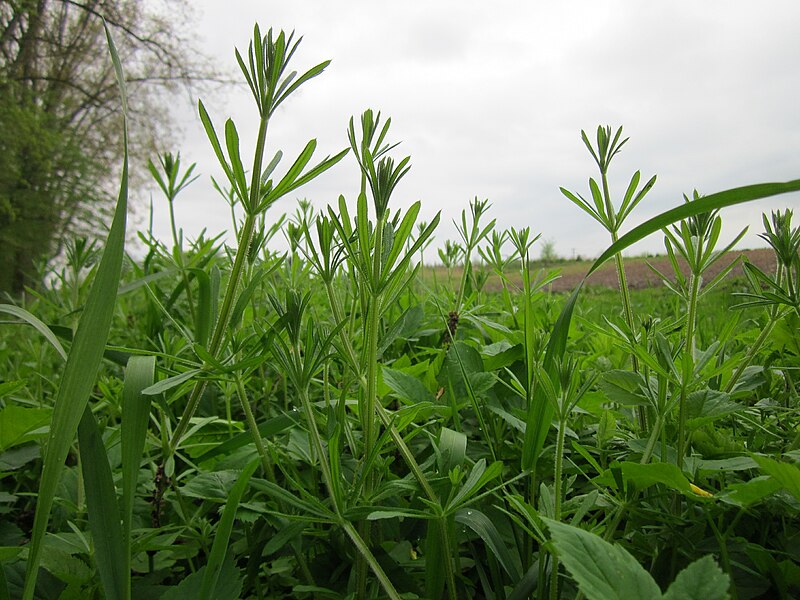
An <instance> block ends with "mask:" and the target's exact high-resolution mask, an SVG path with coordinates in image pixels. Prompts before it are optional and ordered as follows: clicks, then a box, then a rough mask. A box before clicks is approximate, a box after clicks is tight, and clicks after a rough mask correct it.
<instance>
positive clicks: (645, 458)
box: [639, 413, 665, 465]
mask: <svg viewBox="0 0 800 600" xmlns="http://www.w3.org/2000/svg"><path fill="white" fill-rule="evenodd" d="M663 425H664V417H663V416H662V415H661V413H659V414H658V416H656V422H655V423H653V429H652V430H651V431H650V438H649V439H648V440H647V446H646V447H645V449H644V453H643V454H642V460H640V461H639V462H640V463H641V464H643V465H646V464H647V463H649V462H650V457H651V456H653V449H654V448H655V446H656V442H657V441H658V438H659V436H660V435H661V427H662V426H663ZM661 460H662V461H663V460H665V457H663V456H662V457H661Z"/></svg>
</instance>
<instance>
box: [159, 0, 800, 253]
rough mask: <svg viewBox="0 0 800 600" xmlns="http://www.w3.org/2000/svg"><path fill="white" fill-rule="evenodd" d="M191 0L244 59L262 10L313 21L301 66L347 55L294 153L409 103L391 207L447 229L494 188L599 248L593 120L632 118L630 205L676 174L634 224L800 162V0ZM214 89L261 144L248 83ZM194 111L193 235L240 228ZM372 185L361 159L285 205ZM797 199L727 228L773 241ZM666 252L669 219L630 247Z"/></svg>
mask: <svg viewBox="0 0 800 600" xmlns="http://www.w3.org/2000/svg"><path fill="white" fill-rule="evenodd" d="M193 1H194V3H195V4H196V5H197V6H198V7H199V10H200V11H201V12H199V13H198V21H197V27H198V30H197V31H198V38H199V40H200V46H201V48H202V49H203V50H204V51H205V52H206V53H208V54H209V55H211V56H214V57H216V58H217V60H218V62H219V64H220V66H221V68H224V69H230V70H231V72H232V73H234V68H236V67H235V65H236V63H235V59H234V55H233V48H234V46H236V47H238V48H240V50H242V51H246V48H247V44H248V41H249V39H250V36H251V35H252V28H253V24H254V23H255V22H258V23H259V24H260V26H261V27H262V29H263V30H266V29H267V28H269V27H270V26H271V27H273V28H275V29H276V30H277V29H281V28H282V29H286V30H287V31H291V30H295V31H296V33H297V35H302V36H303V42H302V43H301V45H300V48H299V50H298V52H297V54H296V55H295V58H294V59H293V64H292V66H293V68H294V69H296V70H298V71H300V72H302V71H304V70H305V69H307V68H309V67H311V66H313V65H315V64H317V63H319V62H321V61H323V60H325V59H332V61H333V62H332V63H331V65H330V66H329V67H328V69H327V70H326V71H325V73H323V74H322V75H321V76H320V77H318V78H316V79H313V80H312V81H310V82H308V83H307V84H306V85H305V86H304V87H303V88H302V89H301V91H300V92H299V93H298V94H296V95H295V96H294V97H292V98H291V99H290V100H288V101H287V102H286V103H285V104H284V105H283V107H282V108H281V109H280V110H279V111H278V113H277V114H276V115H275V117H274V118H273V121H272V122H271V124H270V128H271V129H270V133H269V137H268V150H267V154H268V155H270V156H271V155H272V153H274V151H275V150H277V149H281V150H283V152H284V162H285V163H286V164H282V168H283V169H285V168H287V167H288V165H289V164H291V161H292V160H293V159H294V157H295V156H296V155H297V153H298V152H299V151H300V149H301V148H302V147H303V146H304V145H305V143H306V142H307V141H308V140H309V139H311V138H316V139H317V140H318V150H317V155H315V158H316V159H322V158H323V157H324V156H326V155H328V154H333V153H335V152H337V151H338V150H340V149H343V148H345V147H346V146H347V136H346V128H347V123H348V120H349V118H350V116H351V115H356V118H358V115H360V114H361V112H362V111H363V110H364V109H366V108H373V109H374V110H376V111H377V110H380V111H381V112H382V115H383V116H384V118H385V117H391V118H392V128H391V131H390V134H389V139H390V140H392V141H402V144H401V145H400V146H399V148H398V149H396V150H395V152H394V155H395V156H396V157H397V158H398V159H399V158H401V157H403V156H406V155H409V154H410V155H411V157H412V165H413V166H412V169H411V171H410V172H409V174H408V175H407V176H406V177H405V179H403V181H402V182H401V183H400V184H399V186H398V187H397V189H396V191H395V194H394V196H393V200H392V203H393V204H392V205H393V206H394V208H395V209H396V208H400V207H406V206H408V205H409V204H411V203H412V202H414V201H416V200H421V201H422V217H423V218H425V219H429V218H430V217H432V216H433V214H434V213H435V212H436V211H437V210H441V211H442V224H441V225H440V227H439V230H438V234H437V242H438V243H439V244H441V243H443V241H444V240H445V239H447V238H451V239H456V232H455V229H454V227H453V225H452V220H453V219H454V218H456V217H458V216H459V215H460V213H461V210H463V209H465V208H467V207H468V203H469V201H470V200H471V199H472V198H474V197H475V196H478V197H479V198H488V199H489V200H490V201H491V203H492V205H493V209H492V212H491V215H492V216H494V217H496V218H497V223H498V226H499V227H501V228H506V227H510V226H515V227H521V226H526V225H529V226H530V227H531V228H532V230H533V231H534V232H541V233H542V235H543V238H545V239H552V240H553V241H554V242H555V249H556V251H557V252H558V253H559V254H561V255H563V256H572V255H573V253H577V254H581V255H583V256H596V255H598V254H599V253H600V252H601V251H602V250H603V249H604V248H605V247H606V246H607V245H608V243H609V242H608V237H607V235H608V234H607V233H606V232H605V231H604V230H602V228H601V227H600V225H599V224H597V223H595V222H594V221H592V220H591V219H590V218H589V217H588V216H587V215H585V214H584V213H582V212H581V211H580V210H579V209H578V208H577V207H575V206H574V205H572V204H571V203H570V202H569V201H568V200H567V199H566V198H564V197H563V196H562V195H561V193H560V192H559V189H558V188H559V186H564V187H566V188H568V189H570V190H572V191H576V192H579V193H581V194H582V195H584V196H588V177H590V176H592V177H595V178H598V173H597V170H596V166H595V164H594V162H593V161H592V159H591V157H590V156H589V154H588V152H587V151H586V149H585V147H584V146H583V143H582V142H581V139H580V130H581V129H586V130H587V132H589V133H590V136H591V137H592V139H594V130H595V129H596V127H597V125H601V124H602V125H611V126H612V127H617V126H619V125H623V126H624V133H625V134H626V135H627V136H629V137H630V140H629V141H628V143H627V144H626V146H625V147H624V149H623V151H622V153H621V154H619V155H617V157H616V158H615V160H614V162H613V163H612V166H611V171H610V180H611V190H612V196H613V197H614V200H615V203H617V204H618V203H619V200H620V197H621V195H622V194H623V193H624V191H625V188H626V187H627V183H628V181H629V179H630V177H631V175H632V174H633V172H634V171H636V170H637V169H639V170H641V172H642V180H643V181H646V180H647V179H648V178H649V177H650V176H651V175H653V174H656V175H658V182H657V183H656V186H655V187H654V189H653V190H652V191H651V192H650V194H649V196H648V197H647V198H646V199H645V200H644V201H643V202H642V204H641V205H640V206H639V207H638V209H637V210H636V212H634V213H633V215H632V216H631V218H630V219H629V221H628V224H627V227H625V231H627V230H628V229H630V228H631V227H632V226H634V225H635V224H637V223H640V222H642V221H644V220H645V219H647V218H649V217H651V216H653V215H655V214H657V213H658V212H661V211H663V210H666V209H668V208H671V207H673V206H676V205H677V204H678V203H680V202H682V195H683V194H684V193H686V194H690V193H691V191H692V190H693V189H695V188H696V189H698V190H699V191H700V192H701V193H712V192H715V191H720V190H723V189H727V188H731V187H737V186H740V185H746V184H750V183H761V182H767V181H787V180H791V179H796V178H800V109H799V108H798V107H800V70H799V68H798V65H800V39H798V36H797V28H798V25H799V24H800V2H797V1H796V0H785V1H776V2H763V3H762V2H759V3H756V2H751V1H749V2H745V1H738V0H737V1H704V2H687V1H672V2H635V1H633V0H630V1H627V2H624V1H621V0H620V1H609V2H596V1H592V2H587V1H572V2H563V3H555V2H552V3H544V2H485V1H483V2H474V1H464V0H461V1H459V2H452V1H446V2H391V3H390V2H383V1H374V0H373V1H357V2H346V3H345V2H322V1H315V2H286V1H282V2H272V1H269V2H267V1H264V0H229V1H227V2H221V1H218V0H193ZM235 73H236V74H237V76H238V70H237V71H235ZM205 104H206V107H207V109H208V111H209V113H210V114H211V115H212V118H213V120H214V123H215V125H216V126H217V129H218V131H221V128H222V126H223V124H224V121H225V119H226V118H227V117H229V116H231V117H233V118H234V121H235V122H236V124H237V126H238V129H239V133H240V135H241V137H242V154H243V156H250V155H251V153H252V148H253V140H254V137H255V131H254V130H255V128H256V127H257V121H256V115H255V107H254V103H253V100H252V98H251V96H250V93H249V90H248V89H247V88H246V87H241V88H231V89H228V90H226V91H225V92H224V93H223V94H222V95H220V96H211V97H209V98H207V99H206V102H205ZM192 111H193V112H192V113H191V116H189V115H188V114H187V117H186V120H185V123H184V129H185V133H186V136H185V139H184V142H183V145H182V147H181V151H182V156H183V158H184V160H185V161H192V162H197V163H198V170H199V171H200V173H202V175H203V177H202V178H201V179H200V180H199V181H197V182H195V183H194V184H193V185H192V187H191V188H189V190H188V191H186V192H184V195H182V196H180V197H179V198H178V200H177V202H176V212H177V217H178V220H179V224H180V225H181V226H182V227H183V229H184V231H185V233H186V234H187V235H188V236H189V237H194V236H196V235H197V234H198V233H199V231H200V230H201V229H202V228H204V227H205V228H207V229H208V233H209V234H216V233H219V232H220V231H222V230H223V229H227V230H230V218H229V214H228V208H227V205H225V203H224V201H223V200H222V199H221V198H220V197H219V196H218V195H216V192H214V191H213V189H212V188H211V185H210V182H209V179H208V176H210V175H213V176H215V178H217V179H218V180H219V178H220V177H222V173H221V170H220V168H219V166H218V164H217V163H216V159H215V158H214V157H213V154H212V153H211V150H210V147H209V145H208V142H207V140H206V138H205V134H204V133H203V131H202V127H201V125H200V123H199V119H198V118H197V117H196V110H194V109H192ZM188 112H189V111H188V109H187V113H188ZM220 135H221V133H220ZM247 163H248V160H245V164H247ZM279 170H280V167H279ZM358 182H359V173H358V170H357V166H356V164H355V160H354V158H353V157H352V156H348V157H346V158H345V159H344V160H343V161H342V162H340V163H339V164H338V165H337V166H335V167H334V168H333V169H332V170H330V171H328V172H327V173H325V174H323V175H322V176H321V177H320V178H319V179H318V180H317V181H316V182H314V183H313V184H310V185H308V186H307V187H305V188H301V189H300V190H298V191H297V192H296V193H295V194H294V195H292V196H290V197H287V198H284V199H283V200H281V201H280V202H279V203H278V205H276V207H274V208H273V209H272V210H273V211H274V213H273V214H274V215H275V216H277V215H278V214H280V212H292V211H294V208H295V206H296V198H298V197H307V198H308V199H309V200H311V201H312V202H313V204H314V205H315V206H316V207H319V208H322V207H324V206H326V205H327V204H333V203H335V202H336V200H337V198H338V196H339V194H340V193H341V194H344V195H345V197H346V198H347V199H348V200H350V201H351V202H354V201H355V193H354V191H355V190H356V189H357V186H358ZM155 199H156V203H155V206H156V208H155V210H156V233H157V234H160V235H161V236H162V237H163V239H168V237H169V225H168V220H167V218H168V217H167V208H166V206H164V204H163V203H159V202H158V197H157V196H156V197H155ZM787 206H788V207H794V208H795V209H798V208H800V196H799V195H797V194H793V195H786V196H779V197H777V198H774V199H771V200H766V201H761V202H758V203H751V204H748V205H744V206H740V207H735V208H732V209H727V210H726V211H725V212H724V213H723V220H724V222H725V224H726V227H725V230H724V237H723V241H726V240H728V239H730V238H731V237H732V236H733V235H735V233H736V232H738V230H739V229H741V228H743V227H744V226H746V225H750V229H751V231H750V233H748V235H747V236H746V237H745V239H744V240H743V242H742V243H741V244H740V247H754V246H760V245H763V243H761V242H760V240H758V238H757V237H756V234H757V233H759V232H760V231H761V229H762V227H761V213H762V212H763V211H768V210H772V209H777V208H783V207H787ZM390 207H391V206H390ZM798 219H800V215H798V216H797V217H796V220H798ZM278 245H279V244H278ZM662 250H663V236H661V235H660V234H656V235H654V236H651V238H649V239H648V240H645V241H643V242H641V243H639V244H638V245H636V246H634V248H633V249H632V251H631V252H630V253H632V254H635V253H640V252H645V251H657V252H660V251H662ZM538 252H539V250H538V248H537V247H534V256H537V255H538Z"/></svg>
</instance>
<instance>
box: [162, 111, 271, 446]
mask: <svg viewBox="0 0 800 600" xmlns="http://www.w3.org/2000/svg"><path fill="white" fill-rule="evenodd" d="M268 125H269V115H264V116H262V117H261V124H260V125H259V129H258V139H257V141H256V152H255V157H254V158H253V176H252V180H251V184H250V206H249V207H248V209H247V213H246V216H245V221H244V226H243V227H242V229H241V231H240V235H239V247H238V248H237V249H236V258H235V259H234V261H233V267H232V268H231V275H230V278H229V279H228V285H227V287H226V288H225V296H224V297H223V299H222V306H221V307H220V311H219V317H218V318H217V323H216V324H215V325H214V333H213V335H212V336H211V343H210V344H209V346H208V352H209V354H211V356H213V357H214V358H217V357H218V355H219V352H220V349H221V347H222V341H223V340H224V339H225V332H226V330H227V328H228V322H229V321H230V319H231V313H232V312H233V306H234V304H235V300H236V291H237V289H238V287H239V281H240V279H241V278H242V273H243V271H244V266H245V262H246V260H247V254H248V251H249V249H250V243H251V242H252V240H253V232H254V231H255V225H256V220H257V218H258V214H257V213H254V212H252V211H254V210H255V208H256V206H257V205H258V202H259V200H260V197H261V165H262V163H263V159H264V145H265V143H266V138H267V127H268ZM204 366H208V365H204ZM207 384H208V382H207V381H206V380H204V379H200V380H198V381H197V382H195V384H194V387H193V388H192V392H191V394H190V396H189V400H188V402H187V403H186V408H185V409H184V411H183V414H182V415H181V418H180V421H178V426H177V427H176V428H175V431H174V432H173V434H172V440H171V442H170V454H174V452H175V450H176V449H177V447H178V444H179V443H180V441H181V438H182V437H183V435H184V434H185V433H186V429H187V428H188V427H189V421H190V420H191V418H192V416H194V413H195V411H196V410H197V406H198V404H200V398H201V397H202V396H203V392H204V391H205V389H206V385H207Z"/></svg>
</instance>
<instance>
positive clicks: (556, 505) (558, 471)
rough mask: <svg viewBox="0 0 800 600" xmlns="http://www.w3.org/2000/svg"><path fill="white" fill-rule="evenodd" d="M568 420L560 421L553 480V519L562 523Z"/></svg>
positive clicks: (553, 583)
mask: <svg viewBox="0 0 800 600" xmlns="http://www.w3.org/2000/svg"><path fill="white" fill-rule="evenodd" d="M566 425H567V424H566V420H565V419H560V422H559V424H558V436H557V437H556V454H555V469H554V478H553V488H554V489H553V496H554V498H553V519H555V520H556V521H561V485H562V482H561V479H562V475H563V468H564V438H565V434H566V431H567V426H566ZM550 598H551V600H557V599H558V557H557V556H556V555H555V554H553V568H552V571H551V573H550Z"/></svg>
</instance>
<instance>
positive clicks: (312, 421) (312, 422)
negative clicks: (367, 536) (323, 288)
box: [294, 348, 400, 600]
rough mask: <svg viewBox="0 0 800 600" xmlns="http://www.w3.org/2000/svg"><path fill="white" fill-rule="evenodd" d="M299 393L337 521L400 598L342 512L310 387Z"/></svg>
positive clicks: (386, 588)
mask: <svg viewBox="0 0 800 600" xmlns="http://www.w3.org/2000/svg"><path fill="white" fill-rule="evenodd" d="M294 351H295V353H298V352H299V350H298V349H297V348H295V349H294ZM295 360H299V361H302V359H301V358H300V357H299V356H295ZM298 395H299V396H300V402H301V404H302V405H303V411H304V412H305V413H306V419H307V420H308V431H309V434H310V436H311V442H312V445H313V448H314V453H315V454H316V455H317V460H318V461H319V466H320V470H321V471H322V479H323V481H324V482H325V487H326V488H327V490H328V496H329V497H330V499H331V503H332V504H333V509H334V511H335V513H336V516H337V521H338V523H339V525H340V526H341V527H342V529H344V531H345V533H346V534H347V536H348V537H349V538H350V540H351V541H352V542H353V545H354V546H355V547H356V549H357V550H358V552H359V554H358V556H359V557H360V558H361V559H362V560H363V561H364V562H365V564H368V565H369V567H370V568H371V569H372V572H373V573H374V574H375V576H376V577H377V578H378V581H379V582H380V583H381V585H382V586H383V589H384V591H385V592H386V594H387V595H388V596H389V597H390V598H396V599H397V600H400V595H399V594H398V593H397V590H396V589H395V588H394V585H393V584H392V582H391V581H390V580H389V578H388V577H387V576H386V573H385V572H384V571H383V568H381V566H380V564H379V563H378V561H377V560H376V559H375V556H374V555H373V554H372V551H371V550H370V549H369V546H368V545H367V544H366V543H365V542H364V539H363V538H362V537H361V536H360V535H359V534H358V532H357V531H356V529H355V528H354V527H353V524H352V523H350V522H349V521H348V520H347V519H345V518H344V516H343V515H342V512H341V507H340V506H339V501H338V499H337V494H336V491H335V490H336V488H335V487H334V485H335V484H334V481H333V475H332V473H331V469H330V465H329V464H328V456H327V454H326V452H325V448H324V446H323V444H322V438H321V437H320V434H319V429H317V421H316V418H315V416H314V409H313V407H312V406H311V399H310V398H309V397H308V388H302V389H299V390H298Z"/></svg>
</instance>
